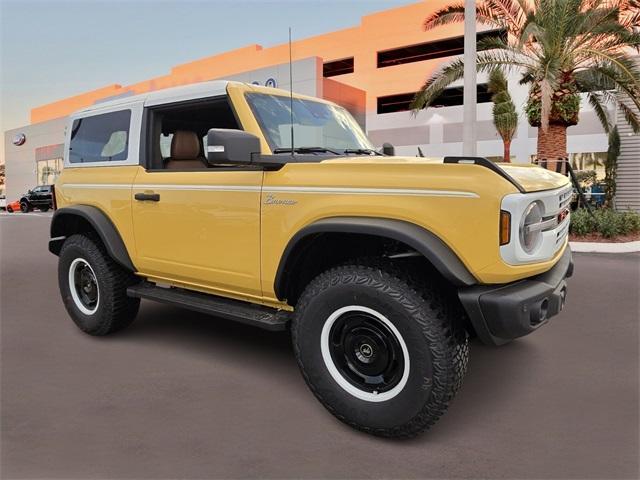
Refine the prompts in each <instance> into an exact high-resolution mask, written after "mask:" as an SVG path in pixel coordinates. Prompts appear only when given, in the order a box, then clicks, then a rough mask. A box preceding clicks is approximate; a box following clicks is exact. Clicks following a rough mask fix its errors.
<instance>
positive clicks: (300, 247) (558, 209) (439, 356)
mask: <svg viewBox="0 0 640 480" xmlns="http://www.w3.org/2000/svg"><path fill="white" fill-rule="evenodd" d="M66 135H67V137H66V149H65V158H64V167H65V168H64V170H63V172H62V174H61V175H60V177H59V179H58V181H57V183H56V185H55V200H56V204H57V209H56V211H55V214H54V216H53V219H52V223H51V240H50V243H49V250H50V251H51V252H52V253H54V254H55V255H58V256H59V270H58V280H59V284H60V292H61V295H62V300H63V302H64V304H65V306H66V308H67V311H68V312H69V315H70V316H71V318H72V319H73V320H74V322H75V323H76V324H77V326H78V327H79V328H80V329H82V331H84V332H86V333H88V334H91V335H105V334H108V333H111V332H114V331H116V330H118V329H121V328H123V327H125V326H127V325H129V323H131V321H132V320H133V319H134V317H135V316H136V314H137V312H138V307H139V304H140V299H141V298H145V299H149V300H155V301H159V302H163V303H169V304H174V305H180V306H183V307H185V308H188V309H193V310H198V311H201V312H207V313H210V314H212V315H214V316H216V317H221V318H227V319H232V320H237V321H240V322H244V323H247V324H251V325H255V326H258V327H262V328H266V329H270V330H285V329H290V331H291V334H292V339H293V345H294V350H295V355H296V358H297V361H298V364H299V366H300V369H301V371H302V374H303V376H304V378H305V380H306V382H307V383H308V385H309V387H310V388H311V390H312V391H313V393H314V394H315V395H316V397H317V398H318V399H319V400H320V401H321V402H322V403H323V404H324V405H325V407H327V408H328V410H329V411H330V412H331V413H332V414H334V415H335V416H336V417H338V418H339V419H340V420H342V421H344V422H346V423H348V424H349V425H351V426H353V427H355V428H358V429H361V430H363V431H366V432H369V433H372V434H376V435H382V436H394V437H403V436H404V437H406V436H412V435H415V434H417V433H419V432H420V431H422V430H424V429H425V428H427V427H429V426H430V425H432V424H433V423H434V422H435V421H436V420H437V419H438V417H440V416H441V415H442V413H443V412H444V411H445V410H446V408H447V406H448V404H449V403H450V402H451V400H452V399H453V397H454V395H455V393H456V391H457V390H458V388H459V387H460V385H461V382H462V378H463V376H464V374H465V371H466V368H467V359H468V340H469V338H470V337H478V338H479V339H480V341H482V342H484V343H487V344H492V345H499V344H502V343H505V342H507V341H509V340H512V339H514V338H516V337H520V336H522V335H526V334H528V333H530V332H532V331H534V330H536V329H537V328H538V327H540V326H541V325H543V324H544V323H545V322H546V321H547V320H548V319H549V318H550V317H551V316H553V315H555V314H557V313H558V312H559V311H560V310H561V309H562V307H563V304H564V301H565V296H566V283H565V279H566V278H567V277H569V276H570V275H571V273H572V270H573V263H572V260H571V252H570V250H569V247H568V244H567V231H568V226H569V210H568V208H569V202H570V200H571V186H570V184H569V182H568V180H567V178H566V177H564V176H562V175H558V174H556V173H552V172H550V171H547V170H544V169H541V168H538V167H533V166H529V165H510V164H494V163H492V162H489V161H487V160H485V159H483V158H461V157H455V158H453V157H449V158H445V159H444V160H442V159H440V160H435V159H427V158H413V157H397V156H392V155H387V154H382V153H380V152H378V151H376V150H375V149H374V148H373V146H372V145H371V143H370V141H369V140H368V139H367V137H366V135H365V134H364V133H363V131H362V129H361V128H360V127H359V126H358V124H357V123H356V122H355V121H354V119H353V118H352V117H351V115H350V114H349V113H348V112H347V111H346V110H345V109H344V108H342V107H340V106H337V105H335V104H333V103H330V102H327V101H324V100H320V99H316V98H310V97H305V96H301V95H291V96H290V94H289V93H288V92H284V91H280V90H276V89H270V88H264V87H258V86H255V85H247V84H241V83H234V82H226V81H215V82H205V83H201V84H195V85H190V86H184V87H177V88H171V89H166V90H162V91H157V92H152V93H147V94H142V95H137V96H130V97H124V98H119V99H113V100H111V101H109V102H105V103H98V104H96V105H94V106H92V107H90V108H87V109H85V110H82V111H79V112H77V113H75V114H74V115H72V116H71V117H70V122H69V125H68V128H67V133H66ZM292 145H293V147H292Z"/></svg>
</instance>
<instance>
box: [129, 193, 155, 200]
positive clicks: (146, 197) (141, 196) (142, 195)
mask: <svg viewBox="0 0 640 480" xmlns="http://www.w3.org/2000/svg"><path fill="white" fill-rule="evenodd" d="M133 198H135V199H136V200H140V201H141V202H145V201H147V202H159V201H160V194H159V193H136V194H135V195H134V196H133Z"/></svg>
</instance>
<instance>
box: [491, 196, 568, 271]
mask: <svg viewBox="0 0 640 480" xmlns="http://www.w3.org/2000/svg"><path fill="white" fill-rule="evenodd" d="M570 190H571V186H570V185H566V186H563V187H560V188H556V189H553V190H543V191H539V192H530V193H510V194H507V195H505V196H504V197H503V198H502V201H501V204H500V210H501V211H505V212H508V213H509V214H510V215H511V226H510V228H511V235H510V242H509V243H507V244H502V245H500V246H499V249H500V257H501V258H502V260H503V261H504V262H505V263H506V264H508V265H525V264H528V263H537V262H544V261H547V260H550V259H551V258H553V256H554V255H555V254H556V253H557V252H558V251H559V250H560V249H561V248H562V247H563V246H564V245H565V244H566V242H567V239H568V235H567V232H568V224H569V217H570V215H562V216H560V215H559V213H560V212H563V211H565V210H567V208H568V203H567V202H566V201H565V200H563V198H564V197H563V195H564V194H565V193H566V192H567V191H570ZM536 203H537V204H538V206H537V208H539V209H540V211H539V214H540V216H541V218H540V219H539V221H538V222H535V221H534V220H538V216H537V215H536V217H535V218H532V217H531V216H529V219H528V220H525V219H526V218H527V213H531V209H534V208H535V207H534V206H533V204H536ZM525 221H526V224H527V225H526V227H528V228H529V230H528V231H529V232H531V233H530V234H531V236H532V240H533V241H529V242H525V241H524V239H523V237H524V233H525V232H524V229H525ZM521 232H522V233H523V235H522V236H521ZM501 235H502V233H501V232H500V238H499V239H498V240H501V239H502V236H501Z"/></svg>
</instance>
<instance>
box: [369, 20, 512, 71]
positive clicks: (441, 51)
mask: <svg viewBox="0 0 640 480" xmlns="http://www.w3.org/2000/svg"><path fill="white" fill-rule="evenodd" d="M506 34H507V33H506V30H504V29H497V30H488V31H486V32H480V33H478V34H477V37H476V38H477V41H480V40H483V39H485V38H487V37H502V38H506ZM480 50H482V49H480ZM463 53H464V36H463V35H461V36H459V37H451V38H444V39H442V40H435V41H433V42H425V43H418V44H416V45H409V46H406V47H400V48H394V49H392V50H385V51H383V52H378V68H384V67H392V66H394V65H402V64H403V63H413V62H422V61H424V60H433V59H434V58H443V57H451V56H454V55H462V54H463Z"/></svg>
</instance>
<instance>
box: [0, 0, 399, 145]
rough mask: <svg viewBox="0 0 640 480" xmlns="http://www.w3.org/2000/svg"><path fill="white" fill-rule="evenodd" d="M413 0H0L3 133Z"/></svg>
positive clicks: (350, 23)
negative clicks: (53, 112)
mask: <svg viewBox="0 0 640 480" xmlns="http://www.w3.org/2000/svg"><path fill="white" fill-rule="evenodd" d="M407 3H411V0H396V1H394V0H323V1H318V0H297V1H294V0H287V1H285V0H252V1H248V0H236V1H229V0H208V1H204V0H201V1H194V0H186V1H180V0H173V1H162V0H160V1H157V0H156V1H153V0H135V1H120V0H111V1H98V0H84V1H81V0H76V1H57V0H48V1H47V0H39V1H34V0H0V82H1V85H0V87H1V90H0V112H1V114H0V130H1V131H2V132H4V131H5V130H9V129H12V128H16V127H19V126H22V125H25V124H28V123H29V111H30V110H31V108H33V107H35V106H39V105H42V104H45V103H49V102H52V101H55V100H59V99H62V98H65V97H68V96H71V95H75V94H78V93H82V92H85V91H88V90H93V89H96V88H99V87H102V86H105V85H109V84H113V83H118V84H121V85H129V84H132V83H135V82H138V81H141V80H146V79H148V78H151V77H156V76H159V75H163V74H166V73H168V72H169V69H170V68H171V67H172V66H174V65H177V64H180V63H185V62H188V61H192V60H196V59H198V58H202V57H207V56H210V55H214V54H216V53H220V52H224V51H227V50H231V49H235V48H239V47H243V46H245V45H250V44H254V43H257V44H260V45H263V46H264V47H269V46H272V45H277V44H280V43H284V42H286V41H287V38H288V27H289V26H291V27H292V29H293V37H294V39H296V38H305V37H309V36H313V35H317V34H321V33H325V32H330V31H333V30H337V29H341V28H347V27H350V26H353V25H357V24H358V23H359V22H360V17H362V16H363V15H366V14H368V13H372V12H376V11H380V10H385V9H388V8H393V7H396V6H398V5H404V4H407ZM3 150H4V148H3ZM3 153H4V152H2V153H0V157H2V156H3Z"/></svg>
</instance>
